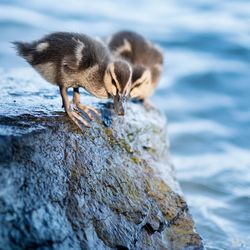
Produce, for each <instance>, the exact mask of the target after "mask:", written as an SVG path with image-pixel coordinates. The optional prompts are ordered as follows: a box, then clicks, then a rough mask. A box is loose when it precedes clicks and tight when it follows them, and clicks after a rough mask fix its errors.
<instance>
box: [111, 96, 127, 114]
mask: <svg viewBox="0 0 250 250" xmlns="http://www.w3.org/2000/svg"><path fill="white" fill-rule="evenodd" d="M126 104H127V98H126V96H121V95H119V94H117V95H115V96H114V106H115V112H116V113H117V114H118V115H124V114H125V111H126Z"/></svg>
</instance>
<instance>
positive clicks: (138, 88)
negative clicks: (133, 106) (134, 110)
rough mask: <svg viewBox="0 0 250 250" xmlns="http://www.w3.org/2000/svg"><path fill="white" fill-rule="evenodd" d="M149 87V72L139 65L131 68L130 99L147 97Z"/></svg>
mask: <svg viewBox="0 0 250 250" xmlns="http://www.w3.org/2000/svg"><path fill="white" fill-rule="evenodd" d="M150 85H151V73H150V71H149V70H148V69H147V68H145V67H143V66H140V65H136V66H134V67H133V75H132V86H131V90H130V97H132V98H137V97H141V96H145V95H147V94H146V93H147V92H148V91H149V89H150Z"/></svg>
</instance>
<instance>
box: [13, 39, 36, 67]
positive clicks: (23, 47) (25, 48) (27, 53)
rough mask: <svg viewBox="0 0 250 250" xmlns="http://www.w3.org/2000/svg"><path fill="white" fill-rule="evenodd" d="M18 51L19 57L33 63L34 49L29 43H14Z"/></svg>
mask: <svg viewBox="0 0 250 250" xmlns="http://www.w3.org/2000/svg"><path fill="white" fill-rule="evenodd" d="M12 44H13V45H14V46H15V49H16V50H17V53H18V55H19V56H21V57H23V58H25V59H26V60H27V61H29V62H30V61H32V51H33V50H32V48H31V46H30V44H29V43H23V42H12Z"/></svg>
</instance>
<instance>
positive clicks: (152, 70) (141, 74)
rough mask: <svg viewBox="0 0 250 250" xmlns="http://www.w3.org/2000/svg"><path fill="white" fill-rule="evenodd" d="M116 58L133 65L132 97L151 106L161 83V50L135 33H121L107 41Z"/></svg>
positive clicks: (115, 34) (162, 60)
mask: <svg viewBox="0 0 250 250" xmlns="http://www.w3.org/2000/svg"><path fill="white" fill-rule="evenodd" d="M106 42H107V44H108V47H109V49H110V51H111V52H112V54H113V56H114V57H115V58H122V59H125V60H127V61H128V62H129V63H130V64H131V65H132V85H131V90H130V97H131V98H133V99H137V100H141V101H143V102H144V104H146V106H147V104H149V101H148V97H150V96H151V95H152V94H153V92H154V90H155V89H156V86H157V84H158V82H159V79H160V76H161V73H162V68H163V62H164V58H163V53H162V51H161V49H160V48H158V47H157V46H156V45H154V44H153V43H151V42H150V41H148V40H147V39H145V38H144V37H143V36H141V35H140V34H138V33H136V32H134V31H127V30H124V31H119V32H117V33H114V34H113V35H112V36H111V38H109V39H108V40H107V41H106Z"/></svg>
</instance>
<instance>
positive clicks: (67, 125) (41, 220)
mask: <svg viewBox="0 0 250 250" xmlns="http://www.w3.org/2000/svg"><path fill="white" fill-rule="evenodd" d="M13 76H14V77H13ZM0 81H1V82H0V84H1V93H0V97H1V98H0V249H1V250H8V249H39V250H45V249H46V250H47V249H65V250H66V249H67V250H68V249H203V246H202V241H201V238H200V236H199V235H198V234H197V233H196V232H195V230H194V223H193V221H192V218H191V216H190V214H189V212H188V207H187V204H186V202H185V200H184V198H183V196H182V194H181V191H180V188H179V185H178V183H177V181H176V179H175V173H174V169H173V166H172V164H171V161H170V158H169V147H168V142H167V140H166V138H167V133H166V121H165V117H164V116H163V115H162V114H160V113H159V112H158V111H156V110H150V111H145V109H144V108H143V107H142V106H141V105H139V104H134V103H129V105H128V110H127V114H126V116H125V117H123V118H121V117H117V116H115V115H114V113H113V112H112V109H109V107H108V106H109V104H107V103H103V104H100V103H98V100H96V99H94V98H92V97H89V96H82V101H83V102H84V103H88V104H90V103H91V104H92V105H95V106H96V107H97V108H99V109H100V110H101V113H102V116H101V117H100V118H96V120H95V121H93V122H92V123H91V125H92V127H91V128H90V129H86V131H85V132H84V133H83V132H81V131H79V130H78V129H77V127H76V126H75V125H74V124H72V123H71V121H70V120H69V119H68V118H67V116H66V115H65V113H64V112H63V111H62V109H61V100H60V96H59V92H58V89H57V88H56V87H54V86H51V85H49V84H47V83H45V82H44V81H43V80H41V79H40V77H38V76H37V75H36V74H35V73H33V72H32V71H30V70H27V69H20V70H16V71H14V72H3V71H2V72H1V79H0Z"/></svg>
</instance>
